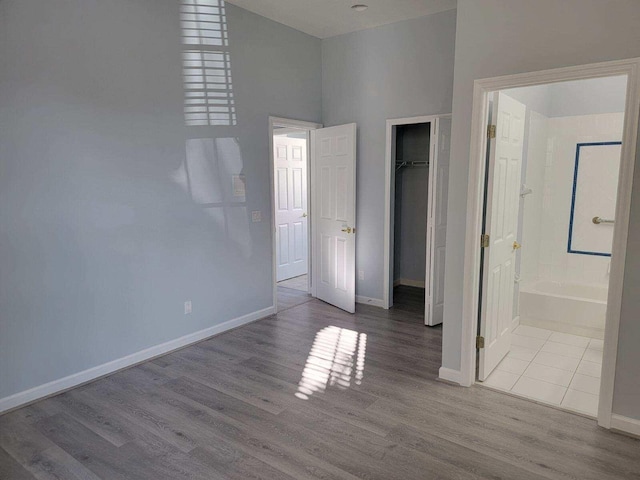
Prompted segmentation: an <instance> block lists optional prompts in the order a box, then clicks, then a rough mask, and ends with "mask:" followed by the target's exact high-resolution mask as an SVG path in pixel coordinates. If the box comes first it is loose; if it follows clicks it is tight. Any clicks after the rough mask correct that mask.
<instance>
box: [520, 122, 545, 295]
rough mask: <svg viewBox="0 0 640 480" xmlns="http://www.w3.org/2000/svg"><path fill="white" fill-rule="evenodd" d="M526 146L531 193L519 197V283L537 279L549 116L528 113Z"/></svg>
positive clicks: (527, 184)
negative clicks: (520, 198) (520, 247)
mask: <svg viewBox="0 0 640 480" xmlns="http://www.w3.org/2000/svg"><path fill="white" fill-rule="evenodd" d="M528 113H529V130H528V146H527V151H526V155H525V157H526V166H525V171H524V175H523V181H524V183H525V184H526V186H527V187H528V188H530V189H531V190H532V193H531V194H529V195H526V196H525V197H524V198H522V200H521V205H522V209H521V212H522V215H521V217H520V218H521V237H520V238H521V243H522V245H523V246H522V250H521V257H520V278H521V282H522V283H527V282H531V281H535V280H537V279H538V278H539V264H540V241H541V239H542V233H543V232H542V231H541V224H542V198H543V193H544V173H545V165H546V164H547V136H548V122H549V119H548V118H547V117H545V116H544V115H542V114H541V113H538V112H535V111H533V110H530V111H529V112H528Z"/></svg>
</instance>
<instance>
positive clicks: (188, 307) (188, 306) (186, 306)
mask: <svg viewBox="0 0 640 480" xmlns="http://www.w3.org/2000/svg"><path fill="white" fill-rule="evenodd" d="M192 311H193V310H192V309H191V300H187V301H186V302H184V314H185V315H189V314H191V312H192Z"/></svg>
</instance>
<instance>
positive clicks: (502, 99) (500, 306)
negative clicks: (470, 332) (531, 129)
mask: <svg viewBox="0 0 640 480" xmlns="http://www.w3.org/2000/svg"><path fill="white" fill-rule="evenodd" d="M525 111H526V107H525V106H524V105H523V104H521V103H520V102H518V101H516V100H514V99H513V98H511V97H508V96H507V95H505V94H504V93H498V94H496V95H495V96H494V108H493V112H494V116H493V118H494V119H495V125H496V135H495V138H494V139H492V140H490V142H491V144H490V151H489V163H488V177H487V178H488V182H487V201H486V202H487V203H486V220H485V234H488V235H489V246H488V247H486V248H484V263H483V274H482V275H483V279H482V305H481V317H480V335H481V336H482V337H484V345H485V347H484V348H482V349H480V368H479V373H478V378H479V380H481V381H482V380H486V378H487V377H488V376H489V374H490V373H491V372H492V371H493V369H494V368H495V367H496V366H497V365H498V363H500V361H501V360H502V359H503V358H504V356H505V355H506V354H507V353H509V350H510V348H511V322H512V320H513V294H514V288H515V283H514V279H515V259H516V249H517V248H519V245H518V243H517V241H516V240H517V234H518V205H519V202H518V200H519V197H518V194H519V192H520V172H521V169H522V151H523V137H524V121H525ZM478 241H480V239H478Z"/></svg>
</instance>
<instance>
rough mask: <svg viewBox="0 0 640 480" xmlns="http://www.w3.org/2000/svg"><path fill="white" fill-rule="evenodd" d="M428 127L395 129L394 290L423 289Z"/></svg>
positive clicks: (403, 126)
mask: <svg viewBox="0 0 640 480" xmlns="http://www.w3.org/2000/svg"><path fill="white" fill-rule="evenodd" d="M430 129H431V124H430V123H421V124H413V125H400V126H398V127H396V158H395V161H396V175H395V201H394V218H395V221H394V265H393V280H394V286H397V285H409V286H413V287H421V288H424V285H425V270H426V268H425V266H426V230H427V199H428V183H429V167H428V162H429V146H430Z"/></svg>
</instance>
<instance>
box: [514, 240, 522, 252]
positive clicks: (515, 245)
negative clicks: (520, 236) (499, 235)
mask: <svg viewBox="0 0 640 480" xmlns="http://www.w3.org/2000/svg"><path fill="white" fill-rule="evenodd" d="M519 248H522V245H520V244H519V243H518V242H513V249H514V250H518V249H519Z"/></svg>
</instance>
